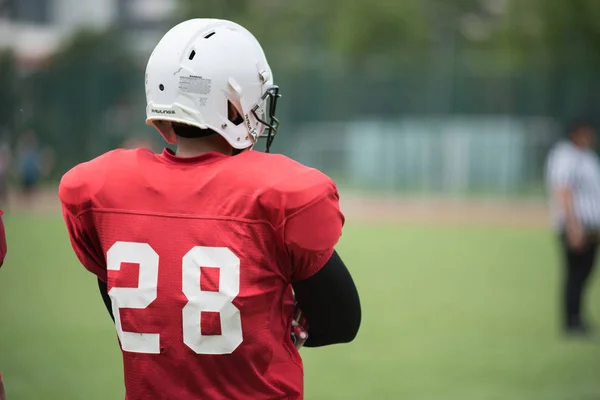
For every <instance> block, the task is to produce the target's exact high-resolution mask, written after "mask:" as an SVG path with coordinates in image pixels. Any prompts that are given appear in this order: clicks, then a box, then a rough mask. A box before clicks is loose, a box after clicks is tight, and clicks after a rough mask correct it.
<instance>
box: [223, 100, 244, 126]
mask: <svg viewBox="0 0 600 400" xmlns="http://www.w3.org/2000/svg"><path fill="white" fill-rule="evenodd" d="M227 119H228V120H229V121H231V123H232V124H233V125H235V126H239V125H240V124H241V123H242V122H244V118H242V114H240V112H239V111H238V110H237V108H235V106H234V105H233V104H232V103H231V102H230V101H228V102H227Z"/></svg>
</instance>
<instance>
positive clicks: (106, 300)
mask: <svg viewBox="0 0 600 400" xmlns="http://www.w3.org/2000/svg"><path fill="white" fill-rule="evenodd" d="M98 289H100V294H101V295H102V300H103V301H104V305H105V306H106V309H107V310H108V313H109V314H110V317H111V318H112V320H113V322H115V316H114V315H113V312H112V302H111V301H110V296H109V295H108V287H107V286H106V283H104V282H102V281H101V280H100V279H98Z"/></svg>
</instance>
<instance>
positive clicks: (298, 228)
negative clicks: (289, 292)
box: [283, 182, 344, 281]
mask: <svg viewBox="0 0 600 400" xmlns="http://www.w3.org/2000/svg"><path fill="white" fill-rule="evenodd" d="M343 225H344V215H343V214H342V212H341V210H340V206H339V195H338V192H337V189H336V187H335V185H334V184H333V182H331V184H330V185H328V188H327V191H326V193H325V194H324V195H322V196H321V197H318V198H317V199H316V200H314V201H312V202H311V203H309V204H307V205H306V206H304V207H303V208H301V209H299V210H298V211H296V212H295V213H294V214H292V215H290V216H288V217H287V218H286V221H285V222H284V230H283V232H284V242H285V245H286V248H287V250H288V253H289V255H290V257H291V262H292V268H293V274H292V280H293V281H300V280H304V279H307V278H309V277H311V276H312V275H314V274H315V273H317V272H318V271H319V270H320V269H321V268H322V267H323V266H324V265H325V263H326V262H327V261H328V260H329V258H330V257H331V255H332V254H333V248H334V246H335V245H336V244H337V242H338V240H339V239H340V236H341V235H342V227H343Z"/></svg>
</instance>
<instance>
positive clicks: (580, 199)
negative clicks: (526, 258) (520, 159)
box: [546, 121, 600, 335]
mask: <svg viewBox="0 0 600 400" xmlns="http://www.w3.org/2000/svg"><path fill="white" fill-rule="evenodd" d="M595 139H596V131H595V129H594V125H593V124H592V123H591V122H589V121H577V122H575V123H573V124H572V125H571V126H570V127H569V130H568V138H567V139H566V140H564V141H561V142H559V143H557V144H556V145H555V146H554V147H553V148H552V150H551V151H550V153H549V155H548V160H547V163H546V180H547V185H548V191H549V194H550V210H551V215H552V219H553V222H554V225H555V228H556V230H557V233H558V235H559V239H560V247H561V252H562V255H563V262H564V282H563V294H562V296H563V298H562V302H563V313H564V314H563V316H564V320H563V323H564V329H565V331H566V332H567V333H568V334H580V335H586V334H588V333H590V327H589V326H588V325H587V323H586V321H585V319H584V318H583V316H582V311H581V308H582V307H581V303H582V297H583V294H584V291H585V288H586V283H587V281H588V278H589V277H590V275H591V272H592V269H593V267H594V262H595V259H596V249H597V247H598V240H599V238H598V234H599V232H600V160H599V159H598V156H597V155H596V153H595V152H594V150H593V147H594V144H595Z"/></svg>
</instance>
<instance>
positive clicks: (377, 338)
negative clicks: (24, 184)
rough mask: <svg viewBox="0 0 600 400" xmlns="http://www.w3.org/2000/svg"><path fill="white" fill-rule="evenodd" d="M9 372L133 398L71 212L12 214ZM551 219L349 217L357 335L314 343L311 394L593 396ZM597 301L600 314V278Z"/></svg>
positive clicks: (472, 398)
mask: <svg viewBox="0 0 600 400" xmlns="http://www.w3.org/2000/svg"><path fill="white" fill-rule="evenodd" d="M5 223H6V228H7V231H8V242H9V243H8V244H9V255H8V257H7V260H6V262H5V266H4V267H3V268H2V269H0V371H2V373H3V375H4V378H5V381H6V386H7V390H8V393H7V395H8V399H9V400H37V399H42V398H43V399H61V400H75V399H82V400H83V399H85V400H95V399H98V400H99V399H122V398H124V396H123V384H122V371H121V359H120V352H119V349H118V345H117V342H116V335H115V333H114V327H113V326H112V324H111V322H110V320H109V317H108V315H107V313H106V311H105V310H104V308H103V305H102V302H101V300H100V298H99V295H98V293H97V288H96V283H95V280H94V278H93V277H92V275H91V274H89V273H87V272H86V271H85V270H84V269H83V267H81V266H80V265H78V262H77V260H76V258H75V256H74V255H73V253H72V251H71V249H70V244H69V243H68V239H67V236H66V231H65V229H64V227H63V224H62V220H61V218H60V216H44V217H42V216H26V215H23V214H20V215H9V216H5ZM554 245H555V243H554V240H553V237H552V235H551V234H550V233H548V232H546V231H544V230H536V229H529V230H527V229H518V230H517V229H508V228H491V227H477V228H475V227H432V226H419V225H411V226H403V227H394V226H385V225H349V226H347V228H346V230H345V233H344V236H343V239H342V242H341V243H340V246H339V251H340V254H341V255H342V257H343V258H344V259H345V260H346V263H347V264H348V265H349V267H350V268H351V270H352V273H353V275H354V276H355V279H356V282H357V285H358V287H359V290H360V294H361V297H362V303H363V324H362V328H361V331H360V333H359V336H358V337H357V339H356V341H355V342H354V343H352V344H349V345H342V346H334V347H331V348H324V349H304V350H302V354H303V357H304V360H305V370H306V399H308V400H310V399H317V400H321V399H323V400H334V399H373V400H379V399H382V400H383V399H411V400H484V399H499V400H500V399H501V400H506V399H510V400H520V399H523V400H594V399H599V398H600V378H599V376H600V375H599V374H600V340H597V339H593V340H589V341H583V340H565V339H564V338H562V337H561V335H560V333H559V331H558V326H559V320H558V315H557V309H558V294H559V273H560V268H559V266H558V258H557V251H556V248H555V246H554ZM598 289H599V285H598V283H597V280H596V281H594V282H592V287H590V293H589V297H588V301H587V304H588V305H589V311H590V314H591V315H592V317H593V319H595V320H596V321H600V290H598Z"/></svg>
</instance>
